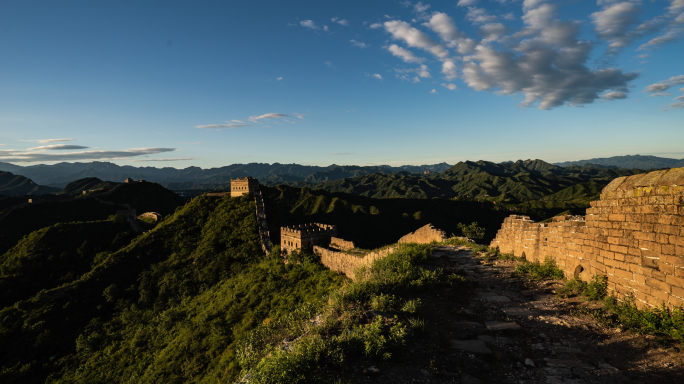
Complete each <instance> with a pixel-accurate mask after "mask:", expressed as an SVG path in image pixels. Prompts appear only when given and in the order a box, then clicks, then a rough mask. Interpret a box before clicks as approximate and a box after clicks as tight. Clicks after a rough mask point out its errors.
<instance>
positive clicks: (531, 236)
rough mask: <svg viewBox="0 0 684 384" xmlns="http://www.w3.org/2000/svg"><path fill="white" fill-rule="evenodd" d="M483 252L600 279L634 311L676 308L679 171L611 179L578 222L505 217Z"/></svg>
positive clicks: (683, 220) (682, 192)
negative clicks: (629, 299) (549, 263)
mask: <svg viewBox="0 0 684 384" xmlns="http://www.w3.org/2000/svg"><path fill="white" fill-rule="evenodd" d="M491 246H492V247H498V248H499V250H500V251H501V252H504V253H512V254H514V255H516V256H519V257H520V256H524V257H525V258H527V259H528V260H530V261H542V260H544V259H545V258H547V257H549V258H551V259H553V260H554V261H555V262H556V264H558V266H559V267H560V268H561V269H563V270H564V272H565V273H566V276H568V277H576V278H579V279H581V280H584V281H588V280H589V279H591V277H592V276H593V275H595V274H601V275H605V276H607V277H608V286H609V289H610V290H611V291H612V292H614V293H616V294H618V295H626V294H629V295H632V296H633V297H634V298H635V299H636V300H637V303H638V304H639V305H641V306H644V305H649V306H657V305H660V303H662V302H665V303H666V304H667V305H669V306H677V305H684V168H675V169H670V170H663V171H656V172H650V173H645V174H640V175H634V176H629V177H620V178H617V179H615V180H613V181H612V182H611V183H610V184H608V185H607V186H606V187H605V188H604V189H603V191H602V193H601V198H600V200H598V201H593V202H591V208H588V209H587V211H586V216H570V215H566V216H557V217H554V218H553V220H552V221H551V222H550V223H536V222H534V221H532V220H530V219H529V217H527V216H519V215H511V216H509V217H507V218H506V219H505V220H504V222H503V224H502V226H501V229H500V230H499V232H498V233H497V235H496V238H495V239H494V241H492V243H491Z"/></svg>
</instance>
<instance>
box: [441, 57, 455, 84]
mask: <svg viewBox="0 0 684 384" xmlns="http://www.w3.org/2000/svg"><path fill="white" fill-rule="evenodd" d="M442 74H444V77H445V78H446V79H447V80H453V79H455V78H457V77H458V72H456V64H454V62H453V61H451V60H445V61H444V62H443V63H442Z"/></svg>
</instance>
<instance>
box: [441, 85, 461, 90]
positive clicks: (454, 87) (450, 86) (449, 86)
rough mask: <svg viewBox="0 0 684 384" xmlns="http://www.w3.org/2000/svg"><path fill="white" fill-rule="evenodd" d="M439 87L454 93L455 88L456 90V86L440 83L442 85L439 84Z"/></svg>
mask: <svg viewBox="0 0 684 384" xmlns="http://www.w3.org/2000/svg"><path fill="white" fill-rule="evenodd" d="M440 85H441V86H442V87H444V88H446V89H449V90H451V91H455V90H456V88H457V87H456V84H450V83H442V84H440Z"/></svg>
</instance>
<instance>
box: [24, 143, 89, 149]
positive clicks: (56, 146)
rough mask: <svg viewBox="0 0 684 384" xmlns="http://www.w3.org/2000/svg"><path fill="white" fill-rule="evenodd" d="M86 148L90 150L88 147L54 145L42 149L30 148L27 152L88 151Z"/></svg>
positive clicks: (44, 146) (41, 147)
mask: <svg viewBox="0 0 684 384" xmlns="http://www.w3.org/2000/svg"><path fill="white" fill-rule="evenodd" d="M86 148H88V147H84V146H82V145H68V144H53V145H42V146H40V147H35V148H29V149H27V151H45V150H50V151H63V150H68V149H86Z"/></svg>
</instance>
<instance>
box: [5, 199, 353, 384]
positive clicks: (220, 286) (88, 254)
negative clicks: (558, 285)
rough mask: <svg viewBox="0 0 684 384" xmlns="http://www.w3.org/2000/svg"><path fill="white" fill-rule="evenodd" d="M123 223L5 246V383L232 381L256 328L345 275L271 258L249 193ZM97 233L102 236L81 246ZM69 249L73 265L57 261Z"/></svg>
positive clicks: (73, 228) (65, 228)
mask: <svg viewBox="0 0 684 384" xmlns="http://www.w3.org/2000/svg"><path fill="white" fill-rule="evenodd" d="M116 225H117V224H116V222H110V221H104V222H103V221H99V222H90V223H74V224H69V225H59V226H53V227H50V228H45V229H41V230H39V231H38V232H34V233H32V234H30V235H29V236H27V237H25V238H24V239H23V240H22V241H21V242H20V243H19V244H17V245H16V246H15V247H14V248H13V249H11V250H10V251H9V252H7V253H5V255H4V256H3V260H4V263H3V264H2V265H3V267H2V269H0V273H2V275H1V276H0V281H3V282H4V281H7V284H10V283H14V284H16V285H17V286H16V287H14V289H13V290H12V292H10V293H9V294H8V295H7V296H5V298H6V300H7V304H9V302H11V301H12V300H14V299H17V298H18V300H17V301H16V302H14V303H12V304H11V305H6V306H4V308H2V309H0V345H2V346H3V348H0V382H3V383H45V382H48V383H89V384H90V383H129V382H136V383H162V382H163V383H188V382H206V383H209V382H233V381H234V380H235V379H236V378H237V375H238V373H239V371H240V370H239V368H240V367H239V366H238V365H237V362H236V359H235V347H236V343H237V342H238V341H239V340H241V339H242V338H243V337H244V336H245V335H246V334H247V332H249V331H250V330H251V329H253V328H255V327H256V326H258V325H260V324H266V323H268V322H270V321H273V320H274V319H277V318H282V317H284V316H286V315H288V314H289V313H290V312H291V311H292V308H294V307H296V306H298V305H300V304H302V303H305V302H306V303H313V302H315V301H316V300H317V299H318V298H321V297H323V296H325V295H327V294H328V293H329V292H331V290H337V289H339V287H340V284H341V282H342V281H343V278H342V277H340V276H339V275H337V274H336V273H333V272H330V271H327V270H325V269H323V268H322V267H321V266H320V265H319V264H316V263H314V262H310V261H307V259H305V260H304V262H303V263H302V264H296V265H295V264H282V263H280V262H278V260H276V259H270V258H266V257H265V256H264V255H263V253H262V251H261V247H260V242H259V235H258V232H257V221H256V217H255V213H254V200H253V197H252V196H250V195H245V196H243V197H240V198H210V197H206V196H202V197H198V198H196V199H194V200H193V201H192V202H190V203H189V204H187V205H185V206H184V207H182V208H181V209H179V210H178V211H177V212H176V213H175V214H173V215H171V216H169V217H167V218H166V219H164V220H163V221H162V222H161V223H160V224H159V225H158V226H157V227H156V228H154V229H153V230H151V231H150V232H148V233H145V234H143V235H139V236H137V237H127V236H128V235H123V237H121V236H120V234H121V233H125V232H121V231H120V230H119V229H117V227H116ZM88 231H102V233H103V236H102V239H99V240H98V241H97V242H95V243H93V244H90V243H88V244H85V245H84V243H85V242H86V241H88V240H87V239H86V237H87V232H88ZM68 234H70V235H72V236H73V240H71V241H69V242H62V241H60V240H59V239H60V237H63V236H66V235H68ZM117 238H118V239H119V242H117ZM84 239H85V241H84V243H81V244H79V243H80V241H81V240H84ZM49 255H62V256H59V257H58V258H55V257H54V256H49ZM62 257H63V258H64V260H65V261H66V262H69V263H73V268H72V269H73V271H74V272H73V273H71V274H69V273H66V274H65V273H64V272H65V270H66V269H60V268H61V267H60V268H52V267H53V263H59V259H60V258H62ZM52 269H54V271H53V270H52ZM37 273H38V274H43V275H44V276H47V278H46V279H45V281H43V282H41V283H40V284H39V285H36V284H37V283H36V282H33V281H31V276H33V275H34V274H37ZM3 279H6V280H3ZM24 287H25V288H26V289H25V290H24V289H23V288H24ZM38 289H41V290H40V291H39V292H37V293H35V292H36V291H37V290H38Z"/></svg>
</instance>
